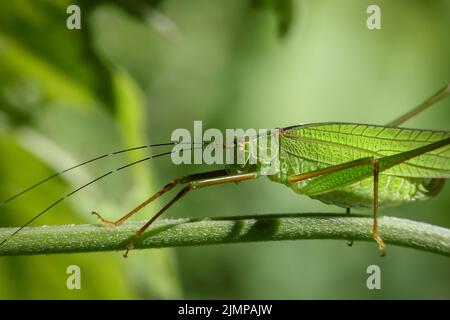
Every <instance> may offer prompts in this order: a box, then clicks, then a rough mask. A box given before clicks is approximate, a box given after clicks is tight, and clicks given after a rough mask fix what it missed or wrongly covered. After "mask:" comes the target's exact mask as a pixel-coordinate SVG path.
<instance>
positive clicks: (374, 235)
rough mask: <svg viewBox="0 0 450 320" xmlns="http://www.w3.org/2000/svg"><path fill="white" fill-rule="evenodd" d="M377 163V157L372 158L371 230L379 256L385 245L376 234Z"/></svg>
mask: <svg viewBox="0 0 450 320" xmlns="http://www.w3.org/2000/svg"><path fill="white" fill-rule="evenodd" d="M379 171H380V169H379V163H378V159H374V160H373V232H372V238H373V239H374V240H375V241H376V243H377V244H378V249H379V250H380V252H381V256H382V257H384V256H385V255H386V245H385V244H384V242H383V239H381V237H380V235H379V234H378V177H379V173H380V172H379Z"/></svg>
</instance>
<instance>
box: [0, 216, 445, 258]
mask: <svg viewBox="0 0 450 320" xmlns="http://www.w3.org/2000/svg"><path fill="white" fill-rule="evenodd" d="M379 224H380V230H381V235H382V237H383V239H384V241H385V242H386V243H387V244H395V245H399V246H404V247H410V248H416V249H419V250H423V251H428V252H434V253H438V254H441V255H446V256H450V230H449V229H445V228H441V227H437V226H433V225H429V224H425V223H421V222H415V221H411V220H406V219H399V218H392V217H383V218H381V219H380V221H379ZM142 225H143V222H142V221H141V222H129V223H125V224H124V225H122V226H119V227H104V226H100V225H65V226H51V227H49V226H42V227H32V228H25V229H24V230H23V231H21V232H20V233H19V234H17V235H16V236H14V237H13V238H11V239H9V240H8V241H7V242H5V243H4V244H3V245H2V246H0V256H11V255H35V254H51V253H71V252H92V251H110V250H124V248H125V247H126V244H127V242H128V240H129V239H130V237H131V236H132V235H133V233H134V232H135V231H136V230H137V229H138V228H139V227H140V226H142ZM14 230H16V229H14V228H0V239H1V240H2V239H5V238H6V237H8V236H9V235H10V234H11V233H12V232H13V231H14ZM300 239H353V240H362V241H372V219H371V218H370V217H364V216H355V215H351V216H348V215H345V216H343V215H337V214H280V215H253V216H239V217H224V218H209V219H169V220H160V221H158V222H157V223H155V225H154V226H153V227H152V228H150V229H149V230H148V231H147V232H145V234H144V235H143V237H142V238H141V239H140V240H139V241H138V242H137V243H136V244H135V247H136V249H143V248H162V247H178V246H192V245H206V244H219V243H236V242H250V241H280V240H300ZM374 246H375V244H374Z"/></svg>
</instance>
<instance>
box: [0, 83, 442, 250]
mask: <svg viewBox="0 0 450 320" xmlns="http://www.w3.org/2000/svg"><path fill="white" fill-rule="evenodd" d="M449 94H450V85H447V86H446V87H444V88H443V89H441V90H439V91H438V92H437V93H435V94H434V95H433V96H432V97H430V98H429V99H427V100H426V101H425V102H423V103H422V104H420V105H419V106H418V107H416V108H414V109H413V110H411V111H410V112H408V113H406V114H404V115H403V116H401V117H399V118H398V119H396V120H394V121H392V122H390V123H389V124H387V125H386V126H379V125H369V124H356V123H338V122H330V123H316V124H306V125H297V126H292V127H287V128H283V129H279V130H278V131H277V135H278V136H277V139H278V140H279V144H278V146H277V148H278V150H277V157H278V161H279V164H280V169H279V170H277V172H275V173H274V174H271V175H268V178H269V179H270V180H272V181H275V182H279V183H281V184H284V185H286V186H288V187H289V188H291V189H293V190H294V191H295V192H297V193H299V194H303V195H306V196H309V197H311V198H314V199H318V200H320V201H322V202H325V203H328V204H335V205H337V206H341V207H344V208H347V210H348V212H349V211H350V208H361V207H363V208H372V209H373V239H374V240H375V241H376V242H377V244H378V247H379V250H380V251H381V253H382V255H384V254H385V245H384V243H383V240H382V239H381V237H380V235H379V233H378V208H379V207H382V206H392V205H399V204H402V203H406V202H411V201H417V200H425V199H429V198H432V197H434V196H435V195H437V194H438V193H439V192H440V191H441V189H442V187H443V185H444V182H445V179H448V178H449V177H450V147H449V145H450V131H434V130H421V129H407V128H400V127H399V125H401V124H403V123H404V122H405V121H407V120H409V119H410V118H412V117H413V116H415V115H417V114H418V113H420V112H422V111H424V110H425V109H427V108H429V107H430V106H431V105H433V104H435V103H436V102H437V101H439V100H441V99H443V98H444V97H446V96H447V95H449ZM254 139H260V137H259V136H255V137H254ZM246 143H249V142H248V141H247V142H246ZM175 144H176V143H173V142H172V143H164V144H156V145H147V146H141V147H136V148H130V149H125V150H120V151H117V152H113V153H110V154H105V155H102V156H99V157H96V158H93V159H91V160H88V161H85V162H83V163H81V164H79V165H76V166H73V167H71V168H68V169H66V170H64V171H62V172H59V173H56V174H54V175H52V176H50V177H48V178H46V179H44V180H42V181H40V182H38V183H36V184H34V185H33V186H31V187H29V188H28V189H26V190H24V191H22V192H21V193H19V194H16V195H14V196H12V197H10V198H9V199H8V200H6V201H4V202H3V203H2V204H1V205H3V204H6V203H8V202H10V201H12V200H13V199H15V198H17V197H19V196H21V195H22V194H24V193H25V192H27V191H30V190H32V189H34V188H36V187H37V186H39V185H41V184H43V183H45V182H47V181H49V180H51V179H53V178H55V177H56V176H58V175H60V174H62V173H65V172H68V171H71V170H73V169H76V168H78V167H79V166H81V165H85V164H88V163H91V162H94V161H96V160H99V159H102V158H105V157H107V156H113V155H116V154H120V153H124V152H130V151H133V150H137V149H144V148H150V147H161V146H167V145H175ZM232 147H233V148H237V144H236V143H235V144H234V146H232ZM244 147H248V146H246V145H244ZM191 149H192V148H191ZM171 153H172V152H164V153H160V154H157V155H154V156H149V157H146V158H144V159H142V160H140V161H136V162H133V163H130V164H127V165H125V166H122V167H120V168H118V169H116V170H114V171H109V172H108V173H106V174H103V175H102V176H100V177H98V178H96V179H94V180H92V181H90V182H88V183H87V184H85V185H83V186H81V187H80V188H78V189H76V190H74V191H72V192H71V193H69V194H67V195H66V196H64V197H62V198H61V199H59V200H58V201H56V202H54V203H53V204H52V205H50V206H49V207H48V208H46V209H45V210H43V211H42V212H40V213H39V214H38V215H36V216H35V217H33V218H32V219H31V220H29V221H28V222H27V223H25V224H24V225H23V226H21V227H20V228H18V229H17V230H16V231H14V232H13V233H12V234H11V235H10V236H9V237H8V238H6V239H4V240H3V241H2V242H0V246H1V245H2V244H3V243H5V242H6V241H8V240H9V239H10V238H11V237H13V236H14V235H16V234H17V233H18V232H20V231H21V230H22V229H23V228H24V227H25V226H28V225H29V224H30V223H32V222H33V221H34V220H36V219H37V218H39V217H40V216H41V215H43V214H44V213H46V212H47V211H48V210H50V209H51V208H53V207H54V206H55V205H57V204H58V203H60V202H61V201H63V200H64V199H65V198H67V197H68V196H70V195H72V194H74V193H76V192H78V191H80V190H81V189H83V188H85V187H87V186H89V185H90V184H92V183H94V182H96V181H98V180H100V179H103V178H105V177H106V176H109V175H110V174H112V173H114V172H115V171H120V170H122V169H125V168H127V167H129V166H131V165H134V164H136V163H141V162H144V161H146V160H150V159H153V158H156V157H161V156H165V155H169V154H171ZM265 166H267V163H265V162H257V163H256V164H250V163H248V162H246V163H244V164H235V165H231V166H228V167H227V168H226V169H223V170H216V171H211V172H204V173H196V174H191V175H187V176H184V177H181V178H176V179H174V180H172V181H171V182H170V183H168V184H167V185H165V186H164V187H163V188H162V189H161V190H160V191H159V192H157V193H156V194H155V195H153V196H152V197H150V198H149V199H147V200H146V201H144V202H143V203H141V204H140V205H139V206H137V207H136V208H135V209H133V210H131V211H130V212H129V213H127V214H126V215H124V216H123V217H122V218H120V219H119V220H117V221H115V222H110V221H107V220H105V219H103V218H102V217H101V216H100V215H99V214H98V213H96V212H93V214H95V215H96V216H97V218H98V219H99V220H100V222H101V223H102V224H104V225H110V226H118V225H120V224H122V223H123V222H124V221H126V220H127V219H128V218H130V217H131V216H132V215H134V214H135V213H136V212H138V211H139V210H141V209H142V208H144V207H145V206H146V205H148V204H149V203H151V202H153V201H154V200H156V199H158V198H159V197H161V196H162V195H163V194H164V193H166V192H168V191H169V190H171V189H173V188H174V187H175V186H177V185H185V186H184V188H183V189H182V190H181V191H180V192H179V193H178V194H176V196H175V197H174V198H172V199H171V200H170V201H169V202H168V203H167V204H166V205H165V206H164V207H163V208H162V209H160V210H159V211H158V212H157V213H156V214H155V215H154V216H153V217H152V218H151V219H150V220H149V221H148V222H147V223H146V224H145V225H144V226H142V227H141V228H140V229H139V230H138V231H137V232H136V233H135V234H134V236H133V237H132V238H131V239H130V242H129V243H128V245H127V248H126V252H125V254H124V256H125V257H126V256H127V254H128V252H129V250H131V249H132V248H133V245H134V242H135V241H136V240H137V239H138V238H139V237H140V236H141V235H142V234H143V233H144V231H145V230H146V229H147V228H148V227H149V226H150V225H151V224H152V223H153V222H154V221H155V220H156V219H157V218H158V217H160V216H161V215H162V214H163V213H164V212H165V211H167V209H169V208H170V207H171V206H172V205H173V204H174V203H175V202H177V201H178V200H179V199H181V198H182V197H183V196H184V195H186V194H187V193H188V192H189V191H191V190H195V189H199V188H203V187H208V186H214V185H218V184H223V183H228V182H240V181H247V180H253V179H256V178H258V177H259V176H261V172H262V170H264V169H266V168H265Z"/></svg>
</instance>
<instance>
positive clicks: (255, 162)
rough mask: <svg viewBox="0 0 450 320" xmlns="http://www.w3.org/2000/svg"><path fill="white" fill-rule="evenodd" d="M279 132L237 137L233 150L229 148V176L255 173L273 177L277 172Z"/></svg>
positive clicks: (261, 132)
mask: <svg viewBox="0 0 450 320" xmlns="http://www.w3.org/2000/svg"><path fill="white" fill-rule="evenodd" d="M278 132H279V130H278V129H277V130H271V131H269V133H267V132H266V131H262V130H260V132H259V134H257V135H252V136H243V137H238V138H236V139H235V141H234V146H233V148H229V151H228V152H229V153H231V155H229V156H228V155H227V159H231V160H232V161H231V162H229V161H227V170H228V171H229V172H230V173H231V174H243V173H248V172H256V173H258V174H261V175H273V174H276V173H278V172H279V157H278V153H279V134H278Z"/></svg>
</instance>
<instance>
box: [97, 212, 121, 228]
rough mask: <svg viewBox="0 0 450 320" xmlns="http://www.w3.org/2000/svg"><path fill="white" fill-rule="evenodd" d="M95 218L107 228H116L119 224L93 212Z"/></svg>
mask: <svg viewBox="0 0 450 320" xmlns="http://www.w3.org/2000/svg"><path fill="white" fill-rule="evenodd" d="M91 213H92V214H93V215H94V216H96V218H97V220H98V222H100V224H102V225H104V226H106V227H116V226H117V224H116V223H115V222H112V221H109V220H106V219H104V218H103V217H102V216H101V215H100V214H99V213H97V212H95V211H92V212H91Z"/></svg>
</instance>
